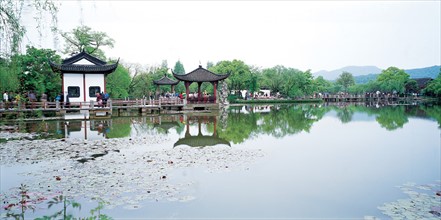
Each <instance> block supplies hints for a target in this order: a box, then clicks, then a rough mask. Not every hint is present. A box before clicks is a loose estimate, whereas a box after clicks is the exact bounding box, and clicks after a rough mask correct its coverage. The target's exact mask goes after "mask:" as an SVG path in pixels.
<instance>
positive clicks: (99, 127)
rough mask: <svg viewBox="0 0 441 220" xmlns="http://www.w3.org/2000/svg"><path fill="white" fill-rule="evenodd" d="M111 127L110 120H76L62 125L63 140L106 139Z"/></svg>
mask: <svg viewBox="0 0 441 220" xmlns="http://www.w3.org/2000/svg"><path fill="white" fill-rule="evenodd" d="M110 127H112V120H104V121H95V120H78V121H69V122H68V123H65V124H64V129H65V138H70V139H82V140H100V139H106V138H107V136H106V134H107V131H108V129H109V128H110Z"/></svg>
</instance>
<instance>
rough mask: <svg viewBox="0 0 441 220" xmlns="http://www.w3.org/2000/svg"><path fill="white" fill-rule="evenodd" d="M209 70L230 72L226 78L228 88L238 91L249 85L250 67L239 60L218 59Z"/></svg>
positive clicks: (219, 72)
mask: <svg viewBox="0 0 441 220" xmlns="http://www.w3.org/2000/svg"><path fill="white" fill-rule="evenodd" d="M209 70H210V71H212V72H214V73H217V74H224V73H230V76H229V77H228V78H227V79H226V82H227V84H228V88H229V89H230V90H233V91H240V90H245V89H248V88H249V87H250V86H249V83H250V77H251V71H250V67H249V66H248V65H246V64H245V63H244V62H243V61H241V60H233V61H226V60H225V61H220V62H218V63H217V64H216V65H215V66H213V67H211V68H210V69H209Z"/></svg>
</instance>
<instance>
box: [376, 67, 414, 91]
mask: <svg viewBox="0 0 441 220" xmlns="http://www.w3.org/2000/svg"><path fill="white" fill-rule="evenodd" d="M408 79H409V74H407V73H406V72H404V70H402V69H398V68H396V67H389V68H387V69H386V70H383V71H382V72H381V74H380V75H378V77H377V82H378V84H379V87H380V89H381V90H382V91H384V92H391V93H392V92H396V93H400V94H402V93H404V92H405V83H406V82H407V80H408Z"/></svg>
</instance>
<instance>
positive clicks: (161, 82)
mask: <svg viewBox="0 0 441 220" xmlns="http://www.w3.org/2000/svg"><path fill="white" fill-rule="evenodd" d="M153 83H154V84H156V85H177V84H178V83H179V81H175V80H173V79H170V78H169V77H168V76H167V74H164V76H163V77H162V78H160V79H158V80H153Z"/></svg>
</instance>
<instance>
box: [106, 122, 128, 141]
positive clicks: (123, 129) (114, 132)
mask: <svg viewBox="0 0 441 220" xmlns="http://www.w3.org/2000/svg"><path fill="white" fill-rule="evenodd" d="M130 125H131V121H130V118H121V117H119V118H114V119H112V127H111V128H110V131H109V132H108V133H107V138H122V137H128V136H130V132H131V130H132V128H131V126H130Z"/></svg>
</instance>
